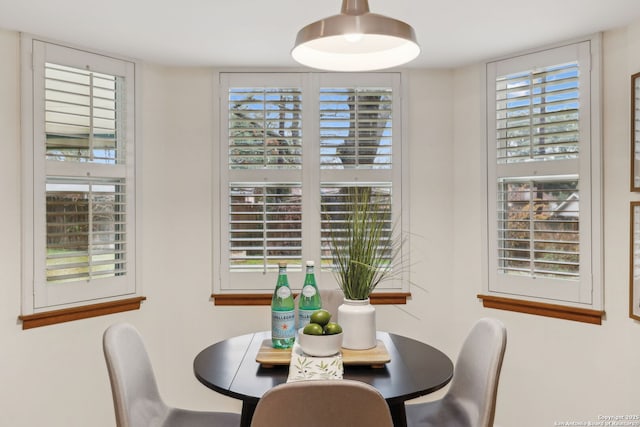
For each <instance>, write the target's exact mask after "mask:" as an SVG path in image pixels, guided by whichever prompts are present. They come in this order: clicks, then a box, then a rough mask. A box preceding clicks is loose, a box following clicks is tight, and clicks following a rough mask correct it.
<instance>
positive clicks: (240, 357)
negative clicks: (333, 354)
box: [193, 331, 453, 427]
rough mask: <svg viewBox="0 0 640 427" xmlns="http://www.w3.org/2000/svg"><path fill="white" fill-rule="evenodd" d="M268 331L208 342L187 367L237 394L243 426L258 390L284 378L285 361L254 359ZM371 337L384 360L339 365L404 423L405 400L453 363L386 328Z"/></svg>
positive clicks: (428, 389)
mask: <svg viewBox="0 0 640 427" xmlns="http://www.w3.org/2000/svg"><path fill="white" fill-rule="evenodd" d="M270 337H271V335H270V332H269V331H264V332H256V333H251V334H246V335H241V336H237V337H233V338H229V339H226V340H224V341H220V342H217V343H215V344H212V345H210V346H208V347H207V348H205V349H204V350H202V351H201V352H200V353H198V355H197V356H196V357H195V359H194V362H193V370H194V374H195V376H196V378H197V379H198V380H199V381H200V382H201V383H202V384H204V385H205V386H207V387H209V388H210V389H212V390H215V391H217V392H219V393H221V394H224V395H226V396H230V397H233V398H236V399H240V400H242V414H241V424H240V425H241V426H242V427H249V426H250V425H251V418H252V417H253V412H254V411H255V408H256V405H257V404H258V401H259V400H260V398H261V397H262V395H263V394H264V393H265V392H266V391H267V390H269V389H271V388H272V387H274V386H276V385H278V384H282V383H285V382H287V378H288V374H289V365H288V364H285V365H276V366H269V367H267V366H264V365H263V364H261V363H260V362H258V361H256V356H257V355H258V352H259V351H260V349H261V348H262V346H264V345H265V343H266V342H267V341H265V340H268V342H270ZM377 339H378V341H379V342H381V343H382V344H383V345H384V347H385V348H386V350H387V352H388V355H389V358H388V359H389V360H388V361H387V362H386V363H384V364H382V365H378V366H368V365H361V364H358V365H350V364H346V363H345V365H344V374H343V378H345V379H350V380H357V381H362V382H365V383H367V384H370V385H372V386H374V387H375V388H377V389H378V390H379V391H380V393H381V394H382V395H383V396H384V398H385V399H386V401H387V404H388V405H389V409H390V411H391V417H392V419H393V423H394V426H395V427H399V426H406V425H407V420H406V414H405V406H404V405H405V401H407V400H410V399H414V398H416V397H420V396H424V395H426V394H429V393H433V392H434V391H437V390H439V389H441V388H442V387H444V386H445V385H447V384H448V383H449V381H451V378H452V376H453V363H452V362H451V359H449V357H447V355H446V354H444V353H443V352H441V351H440V350H438V349H436V348H434V347H432V346H430V345H428V344H425V343H423V342H420V341H417V340H414V339H411V338H408V337H404V336H402V335H397V334H393V333H388V332H378V333H377Z"/></svg>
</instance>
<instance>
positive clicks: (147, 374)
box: [102, 323, 169, 427]
mask: <svg viewBox="0 0 640 427" xmlns="http://www.w3.org/2000/svg"><path fill="white" fill-rule="evenodd" d="M102 344H103V350H104V357H105V359H106V362H107V369H108V371H109V380H110V381H111V393H112V395H113V405H114V407H115V412H116V425H117V426H118V427H145V426H150V425H155V424H154V423H153V420H162V419H164V418H165V417H166V415H167V413H168V411H169V408H168V407H167V406H166V405H165V404H164V402H163V401H162V399H161V397H160V394H159V392H158V386H157V384H156V379H155V376H154V374H153V369H152V367H151V362H150V360H149V356H148V354H147V351H146V349H145V346H144V342H143V341H142V337H141V336H140V334H139V333H138V331H137V330H136V329H135V328H134V327H133V326H131V325H129V324H126V323H119V324H115V325H112V326H110V327H109V328H107V330H106V331H105V332H104V335H103V337H102Z"/></svg>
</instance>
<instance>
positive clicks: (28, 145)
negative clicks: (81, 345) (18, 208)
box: [20, 34, 145, 329]
mask: <svg viewBox="0 0 640 427" xmlns="http://www.w3.org/2000/svg"><path fill="white" fill-rule="evenodd" d="M47 62H51V63H56V64H60V65H65V66H70V67H73V68H77V69H83V70H84V69H90V70H92V71H96V72H102V73H105V74H109V75H114V76H122V77H124V78H125V79H126V86H125V91H126V101H125V102H126V107H125V108H126V110H125V111H126V117H125V119H124V120H126V128H125V134H126V141H127V142H126V145H125V148H124V149H125V151H126V154H125V156H126V157H125V163H124V165H114V166H116V167H119V168H120V170H121V171H123V172H118V173H112V170H108V168H109V166H108V165H99V164H93V165H92V164H88V163H87V164H82V169H85V170H86V174H87V176H88V174H91V177H96V178H97V177H104V178H109V177H112V178H116V176H122V177H124V179H126V193H125V194H126V196H125V197H126V206H127V210H126V236H127V237H126V245H127V248H126V254H127V255H126V257H127V258H126V260H127V261H126V262H127V270H126V274H125V275H124V276H123V277H125V278H124V279H123V280H109V279H107V280H105V282H111V283H110V284H107V285H106V286H104V287H102V286H91V285H89V286H87V283H88V282H87V281H85V280H80V281H77V282H68V283H60V284H55V285H53V286H55V288H54V287H52V286H51V285H47V284H46V283H45V282H46V278H45V276H44V273H43V272H44V269H45V267H46V260H45V258H44V257H43V256H42V255H43V254H44V255H46V235H47V232H46V221H44V215H45V213H46V202H45V198H46V197H45V195H46V182H47V180H48V178H49V177H53V178H55V177H56V176H62V175H64V176H74V174H76V173H77V169H79V168H73V167H68V166H69V165H65V164H64V162H59V163H60V164H55V165H54V164H53V162H52V161H48V162H47V160H45V144H44V143H42V144H40V145H36V143H35V141H38V140H39V139H41V138H43V137H44V117H45V114H44V80H45V75H44V65H45V63H47ZM21 64H22V74H21V79H22V83H21V99H22V112H21V116H22V141H21V145H22V166H23V167H22V189H23V191H22V211H23V212H22V218H23V221H22V280H21V287H22V301H21V316H20V319H21V320H22V321H23V328H24V329H27V328H30V327H36V326H44V325H47V324H53V323H59V322H63V321H69V320H76V319H81V318H87V317H94V316H96V315H101V314H109V313H114V312H120V311H128V310H133V309H137V308H139V306H140V302H141V301H143V300H144V299H145V298H144V297H143V296H141V292H142V289H141V282H140V280H139V274H140V269H138V268H136V259H138V257H139V253H138V248H139V245H138V244H137V241H139V236H140V227H139V226H137V225H139V224H138V223H139V221H137V216H138V215H139V214H140V198H139V197H136V194H137V193H139V188H140V180H139V179H136V170H139V162H140V159H141V153H140V151H141V144H140V143H139V141H140V140H141V139H140V127H139V126H136V120H137V117H140V114H139V111H138V109H139V108H140V107H139V106H140V103H139V102H138V99H139V90H140V89H139V86H140V85H139V84H138V85H137V84H136V76H137V69H138V68H139V67H137V63H136V62H135V61H133V60H131V59H127V58H121V57H114V56H112V55H108V54H105V53H102V52H96V51H89V50H87V49H84V48H81V47H77V46H71V45H68V44H62V43H58V42H54V41H51V40H48V39H46V38H41V37H37V36H33V35H29V34H22V35H21ZM41 95H42V96H41ZM41 220H42V221H41ZM43 221H44V222H43ZM113 279H120V278H119V277H114V278H113ZM43 280H44V281H43ZM94 280H98V281H100V279H94Z"/></svg>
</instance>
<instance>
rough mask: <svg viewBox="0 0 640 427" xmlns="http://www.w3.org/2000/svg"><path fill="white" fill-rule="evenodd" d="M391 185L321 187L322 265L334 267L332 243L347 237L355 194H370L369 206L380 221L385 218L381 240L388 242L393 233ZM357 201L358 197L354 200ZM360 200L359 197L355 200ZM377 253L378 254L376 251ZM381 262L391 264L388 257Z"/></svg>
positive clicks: (389, 256)
mask: <svg viewBox="0 0 640 427" xmlns="http://www.w3.org/2000/svg"><path fill="white" fill-rule="evenodd" d="M391 191H392V185H391V183H369V184H365V185H362V184H357V183H350V184H331V185H326V184H324V185H321V187H320V203H321V206H322V224H321V235H322V238H321V245H322V256H321V259H322V265H323V266H328V265H331V264H333V259H332V257H331V241H332V240H333V241H339V240H340V239H343V238H344V236H345V235H346V234H348V230H347V229H348V227H349V225H348V223H347V219H348V218H349V211H350V205H351V203H353V200H354V194H360V195H362V194H369V195H370V196H369V203H370V205H371V206H373V207H375V209H371V212H375V213H376V214H377V215H379V216H380V217H384V218H385V225H384V227H383V230H384V232H383V233H382V236H383V237H384V238H390V237H391V235H392V233H393V231H394V229H393V219H392V206H393V204H392V197H391V196H392V195H391ZM356 197H357V196H356ZM358 200H362V196H360V197H358ZM378 253H380V252H379V251H378ZM381 259H386V260H387V261H389V262H392V258H391V254H389V253H386V254H382V256H381Z"/></svg>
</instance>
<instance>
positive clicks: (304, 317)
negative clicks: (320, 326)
mask: <svg viewBox="0 0 640 427" xmlns="http://www.w3.org/2000/svg"><path fill="white" fill-rule="evenodd" d="M316 311H318V310H302V309H299V310H298V328H304V327H305V326H307V325H308V324H309V322H311V315H312V314H313V313H315V312H316Z"/></svg>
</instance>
